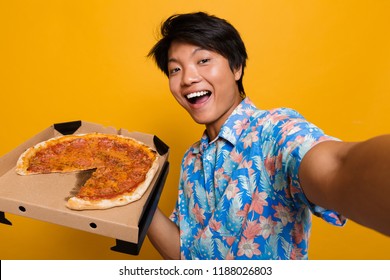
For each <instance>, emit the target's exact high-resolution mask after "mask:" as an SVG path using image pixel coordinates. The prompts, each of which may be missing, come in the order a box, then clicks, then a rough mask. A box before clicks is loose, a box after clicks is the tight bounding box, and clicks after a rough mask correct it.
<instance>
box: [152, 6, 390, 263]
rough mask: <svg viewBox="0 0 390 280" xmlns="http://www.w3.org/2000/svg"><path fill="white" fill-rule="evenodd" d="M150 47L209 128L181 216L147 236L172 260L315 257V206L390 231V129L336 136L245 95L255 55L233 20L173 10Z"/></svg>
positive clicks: (192, 153)
mask: <svg viewBox="0 0 390 280" xmlns="http://www.w3.org/2000/svg"><path fill="white" fill-rule="evenodd" d="M161 34H162V39H161V40H160V41H159V42H157V44H156V45H155V46H154V47H153V49H152V50H151V51H150V53H149V55H150V56H152V57H154V59H155V60H156V63H157V65H158V67H159V68H160V69H161V70H162V71H163V72H164V73H165V74H166V75H167V76H168V78H169V87H170V90H171V92H172V94H173V96H174V97H175V98H176V100H177V101H178V103H179V104H180V105H181V106H182V107H183V108H184V109H186V110H187V112H188V113H189V114H190V115H191V117H192V118H193V119H194V121H196V122H197V123H199V124H204V125H205V127H206V130H205V133H204V135H203V136H202V138H201V140H200V141H199V142H197V143H195V144H194V145H192V146H191V147H190V148H189V149H188V150H187V152H186V153H185V155H184V158H183V161H182V166H181V178H180V184H179V197H178V200H177V204H176V209H175V211H174V213H173V214H172V216H171V217H170V219H169V218H167V217H165V216H164V215H163V214H162V213H161V211H160V210H157V211H156V214H155V216H154V218H153V221H152V224H151V226H150V228H149V231H148V237H149V239H150V240H151V242H152V243H153V245H154V246H155V247H156V248H157V250H158V251H159V252H160V253H161V254H162V256H163V257H164V258H171V259H179V258H181V259H306V258H307V257H308V256H307V249H308V238H309V234H310V228H311V213H314V214H315V215H317V216H319V217H321V218H323V219H324V220H325V221H327V222H329V223H332V224H335V225H343V224H344V223H345V217H347V218H350V219H352V220H355V221H356V222H358V223H360V224H362V225H365V226H367V227H371V228H373V229H375V230H377V231H380V232H382V233H384V234H386V235H390V217H389V215H388V213H390V203H389V195H390V184H389V180H388V179H387V178H386V177H387V176H386V175H387V173H388V172H389V170H390V136H389V135H387V136H381V137H376V138H373V139H370V140H368V141H365V142H361V143H347V142H341V141H339V140H337V139H335V138H333V137H330V136H328V135H325V134H324V133H323V132H322V131H321V130H320V129H319V128H318V127H316V126H315V125H313V124H311V123H309V122H308V121H306V120H305V119H304V118H303V117H302V116H301V115H300V114H299V113H297V112H296V111H294V110H291V109H282V108H281V109H275V110H270V111H265V110H260V109H257V108H256V106H255V105H254V104H253V103H252V102H251V100H250V99H249V98H248V97H246V94H245V91H244V87H243V83H242V80H243V75H244V68H245V65H246V59H247V54H246V50H245V46H244V43H243V42H242V40H241V38H240V35H239V33H238V32H237V31H236V30H235V29H234V27H233V26H232V25H231V24H229V23H228V22H227V21H225V20H223V19H220V18H217V17H215V16H210V15H207V14H205V13H192V14H182V15H174V16H172V17H170V18H168V19H167V20H166V21H165V23H164V24H163V25H162V28H161Z"/></svg>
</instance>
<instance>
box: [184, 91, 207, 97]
mask: <svg viewBox="0 0 390 280" xmlns="http://www.w3.org/2000/svg"><path fill="white" fill-rule="evenodd" d="M207 93H208V91H207V90H202V91H197V92H193V93H190V94H187V96H186V97H187V98H188V99H191V98H194V97H199V96H203V95H206V94H207Z"/></svg>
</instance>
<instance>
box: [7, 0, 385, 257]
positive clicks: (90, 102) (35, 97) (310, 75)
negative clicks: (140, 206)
mask: <svg viewBox="0 0 390 280" xmlns="http://www.w3.org/2000/svg"><path fill="white" fill-rule="evenodd" d="M198 10H202V11H207V12H209V13H212V14H215V15H217V16H220V17H223V18H226V19H228V20H229V21H230V22H231V23H232V24H233V25H235V26H236V28H237V29H238V30H239V31H240V33H241V35H242V37H243V39H244V41H245V42H246V46H247V50H248V53H249V61H248V67H247V70H246V74H245V77H244V84H245V88H246V92H247V94H248V95H249V96H250V97H251V99H252V100H253V101H255V103H256V104H257V105H258V107H261V108H264V109H268V108H274V107H280V106H284V107H292V108H295V109H297V110H298V111H300V112H301V113H302V114H303V115H304V116H305V117H307V119H309V120H310V121H312V122H313V123H315V124H317V125H318V126H320V127H321V128H322V129H324V131H325V132H326V133H328V134H330V135H333V136H336V137H339V138H341V139H343V140H347V141H357V140H363V139H366V138H368V137H372V136H375V135H377V134H383V133H389V132H390V130H389V122H390V117H389V114H388V110H389V107H390V106H389V103H390V102H389V101H390V52H389V50H390V36H389V30H390V20H389V14H390V2H389V1H385V0H383V1H379V0H373V1H368V0H367V1H357V0H344V1H336V0H335V1H331V0H322V1H321V0H318V1H309V0H308V1H298V0H294V1H281V0H279V1H271V0H269V1H263V0H260V1H259V0H253V1H236V0H235V1H228V0H218V1H209V0H205V1H171V0H166V1H151V0H142V1H130V0H129V1H124V0H122V1H120V0H113V1H104V0H101V1H97V0H94V1H79V0H63V1H55V0H53V1H52V0H47V1H43V0H34V1H32V0H31V1H28V0H25V1H21V0H13V1H1V2H0V66H1V67H0V94H1V103H0V119H1V127H0V156H1V155H3V154H5V153H6V152H9V151H11V150H12V149H13V148H15V147H16V146H17V145H19V144H21V143H22V142H24V141H25V140H27V139H29V138H31V137H32V136H33V135H35V134H36V133H38V132H39V131H41V130H43V129H44V128H46V127H48V126H50V125H51V124H53V123H56V122H64V121H72V120H79V119H81V120H85V121H89V122H95V123H100V124H103V125H105V126H114V127H116V128H121V127H123V128H127V129H129V130H136V131H142V132H146V133H152V134H156V135H158V136H159V137H160V138H161V139H163V140H164V141H165V142H166V143H167V144H168V145H169V146H170V148H171V154H170V163H171V170H170V173H169V176H168V180H167V184H166V186H165V189H164V192H163V194H162V197H161V201H160V207H161V209H162V210H163V211H164V212H165V213H166V214H167V215H168V214H169V213H170V211H171V210H172V208H173V206H174V203H175V198H176V193H177V182H178V177H179V165H180V160H181V156H182V155H183V153H184V151H185V149H186V148H187V147H188V146H189V145H190V144H192V143H193V142H194V141H196V140H198V138H199V137H200V136H201V133H202V131H203V127H202V126H199V125H196V124H194V123H193V121H192V120H191V119H190V117H189V116H187V113H186V112H185V111H184V110H182V109H181V108H180V107H179V105H178V104H176V103H175V101H174V99H173V98H172V97H171V95H170V93H169V89H168V83H167V79H166V78H165V77H164V76H163V74H162V73H161V72H160V71H159V70H158V69H157V68H156V66H155V65H154V63H153V61H152V60H150V59H147V58H146V54H147V53H148V51H149V49H150V48H151V47H152V45H153V44H154V43H155V41H156V35H157V31H158V27H159V24H160V23H161V22H162V21H163V20H164V19H165V18H166V17H168V16H170V15H171V14H173V13H182V12H193V11H198ZM7 217H8V218H9V219H10V220H11V221H12V222H13V226H6V225H0V259H159V258H160V256H159V255H158V253H157V252H156V251H155V249H154V248H153V247H152V246H151V244H150V243H149V240H147V239H146V240H145V242H144V246H143V248H142V250H141V253H140V255H139V256H130V255H126V254H121V253H116V252H113V251H111V250H109V248H110V247H111V246H113V245H114V240H113V239H111V238H107V237H103V236H98V235H95V234H92V233H87V232H82V231H79V230H75V229H70V228H66V227H62V226H58V225H54V224H49V223H45V222H41V221H37V220H33V219H29V218H24V217H20V216H16V215H11V214H7ZM389 252H390V238H388V237H385V236H383V235H381V234H379V233H376V232H374V231H373V230H370V229H366V228H363V227H361V226H359V225H357V224H355V223H353V222H348V223H347V225H346V226H345V227H344V228H337V227H334V226H330V225H328V224H326V223H325V222H323V221H322V220H319V219H317V218H315V219H314V226H313V232H312V238H311V243H310V258H311V259H389V257H390V253H389Z"/></svg>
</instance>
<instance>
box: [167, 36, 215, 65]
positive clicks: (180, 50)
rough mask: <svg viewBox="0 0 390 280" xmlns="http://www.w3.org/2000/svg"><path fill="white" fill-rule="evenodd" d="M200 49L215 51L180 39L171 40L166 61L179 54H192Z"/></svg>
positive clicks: (200, 50) (175, 57)
mask: <svg viewBox="0 0 390 280" xmlns="http://www.w3.org/2000/svg"><path fill="white" fill-rule="evenodd" d="M202 51H207V52H213V53H215V52H214V51H212V50H208V49H205V48H204V47H201V46H198V45H195V44H191V43H188V42H182V41H173V42H172V43H171V45H170V47H169V49H168V61H170V60H172V59H177V57H179V56H194V55H195V54H197V53H199V52H202Z"/></svg>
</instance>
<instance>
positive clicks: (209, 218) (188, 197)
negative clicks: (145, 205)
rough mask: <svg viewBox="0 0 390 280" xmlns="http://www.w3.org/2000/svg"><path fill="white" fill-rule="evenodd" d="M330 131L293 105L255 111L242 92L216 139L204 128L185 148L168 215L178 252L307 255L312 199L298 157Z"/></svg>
mask: <svg viewBox="0 0 390 280" xmlns="http://www.w3.org/2000/svg"><path fill="white" fill-rule="evenodd" d="M326 140H334V138H332V137H329V136H326V135H325V134H324V133H323V132H322V131H321V130H320V129H319V128H318V127H316V126H315V125H313V124H311V123H309V122H307V121H306V120H305V119H304V118H303V117H302V116H301V115H300V114H299V113H297V112H296V111H294V110H291V109H285V108H279V109H275V110H270V111H264V110H259V109H257V108H256V107H255V105H254V104H253V103H252V102H251V101H250V99H249V98H246V99H244V100H243V101H242V102H241V104H240V105H239V106H238V107H237V108H236V109H235V110H234V112H233V113H232V115H231V116H230V117H229V118H228V119H227V121H226V122H225V124H224V125H223V126H222V128H221V131H220V133H219V135H218V137H217V138H216V139H214V140H213V141H210V139H209V138H208V136H207V134H206V133H204V134H203V137H202V138H201V140H200V141H199V142H197V143H195V144H194V145H192V146H191V147H190V148H189V149H188V151H187V152H186V153H185V155H184V157H183V161H182V165H181V176H180V184H179V195H178V200H177V203H176V209H175V210H174V212H173V214H172V216H171V219H172V220H173V221H174V222H175V223H176V224H177V225H178V226H179V228H180V239H181V257H182V259H307V251H308V238H309V235H310V229H311V213H314V214H315V215H317V216H319V217H322V218H323V219H324V220H326V221H327V222H330V223H332V224H335V225H343V224H344V223H345V219H344V217H342V216H340V215H338V214H337V213H335V212H333V211H330V210H327V209H323V208H321V207H319V206H316V205H314V204H312V203H310V202H309V201H308V200H307V199H306V197H305V195H304V193H303V191H302V189H301V187H300V184H299V178H298V170H299V166H300V163H301V160H302V158H303V156H304V155H305V154H306V153H307V152H308V151H309V150H310V148H312V147H313V146H314V145H316V144H318V143H320V142H322V141H326Z"/></svg>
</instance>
